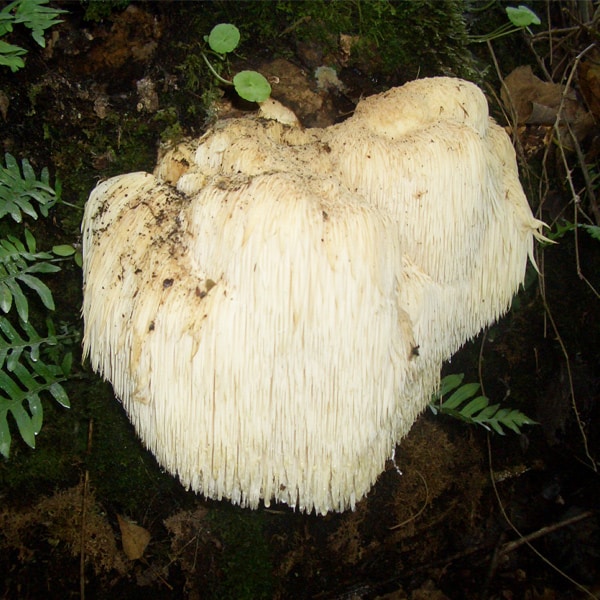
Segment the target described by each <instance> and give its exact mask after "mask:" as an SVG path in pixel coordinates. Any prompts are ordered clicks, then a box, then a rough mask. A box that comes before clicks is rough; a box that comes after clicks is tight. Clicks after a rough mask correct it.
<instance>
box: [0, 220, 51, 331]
mask: <svg viewBox="0 0 600 600" xmlns="http://www.w3.org/2000/svg"><path fill="white" fill-rule="evenodd" d="M25 242H26V244H27V245H25V244H23V242H21V241H20V240H18V239H17V238H16V237H14V236H12V235H9V236H8V237H7V238H6V239H2V240H0V309H2V311H3V312H5V313H7V312H9V311H10V309H11V307H12V305H13V302H14V305H15V307H16V309H17V314H18V315H19V318H20V319H21V320H22V321H23V322H25V323H26V322H27V321H28V319H29V303H28V301H27V297H26V295H25V292H24V290H23V287H22V286H23V285H25V286H26V287H28V288H29V289H30V290H32V291H34V292H35V293H36V294H37V295H38V296H39V298H40V300H41V301H42V303H43V304H44V306H45V307H46V308H47V309H48V310H54V299H53V298H52V292H51V291H50V288H48V286H47V285H46V284H45V283H44V282H43V281H41V279H39V278H38V277H36V276H35V275H33V273H35V274H38V273H56V272H57V271H60V267H58V266H57V265H55V264H53V263H52V262H51V261H52V260H53V258H54V257H53V255H52V254H51V253H50V252H37V253H36V252H35V247H36V244H35V238H34V237H33V234H32V233H31V232H30V231H28V230H26V231H25Z"/></svg>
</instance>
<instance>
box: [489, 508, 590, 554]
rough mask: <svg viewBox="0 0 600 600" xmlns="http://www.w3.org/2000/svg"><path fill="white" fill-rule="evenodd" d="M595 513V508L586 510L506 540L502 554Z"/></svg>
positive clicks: (501, 549) (501, 550)
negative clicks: (516, 537)
mask: <svg viewBox="0 0 600 600" xmlns="http://www.w3.org/2000/svg"><path fill="white" fill-rule="evenodd" d="M594 514H595V513H594V511H593V510H586V511H585V512H582V513H580V514H578V515H575V516H574V517H571V518H570V519H565V520H564V521H559V522H558V523H553V524H552V525H546V527H542V528H541V529H538V530H537V531H534V532H533V533H529V534H527V535H525V536H523V537H520V538H519V539H518V540H513V541H512V542H506V544H504V545H503V546H502V547H501V548H500V554H501V555H502V554H508V553H509V552H512V551H513V550H516V549H517V548H520V547H521V546H523V545H524V544H527V543H529V542H532V541H533V540H537V539H539V538H541V537H544V536H545V535H548V534H549V533H553V532H554V531H557V530H558V529H562V528H563V527H568V526H569V525H573V524H574V523H577V522H578V521H583V520H584V519H589V518H590V517H593V516H594Z"/></svg>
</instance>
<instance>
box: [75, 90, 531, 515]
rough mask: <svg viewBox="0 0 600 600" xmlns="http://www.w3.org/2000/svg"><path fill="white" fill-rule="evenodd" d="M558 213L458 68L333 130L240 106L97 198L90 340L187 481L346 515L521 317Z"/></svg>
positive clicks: (248, 502) (247, 501)
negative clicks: (451, 365) (526, 179)
mask: <svg viewBox="0 0 600 600" xmlns="http://www.w3.org/2000/svg"><path fill="white" fill-rule="evenodd" d="M541 225H542V223H541V222H540V221H537V220H536V219H534V218H533V216H532V215H531V212H530V210H529V207H528V205H527V202H526V199H525V197H524V195H523V192H522V190H521V187H520V185H519V182H518V177H517V167H516V161H515V157H514V152H513V149H512V147H511V145H510V143H509V141H508V138H507V136H506V135H505V134H504V133H503V132H502V130H501V129H500V128H499V127H498V126H497V125H496V124H494V123H493V121H492V120H491V119H490V118H489V117H488V113H487V104H486V101H485V98H484V96H483V94H482V93H481V92H480V91H479V90H478V88H476V87H475V86H474V85H472V84H470V83H467V82H464V81H461V80H457V79H449V78H435V79H424V80H420V81H416V82H413V83H410V84H407V85H406V86H404V87H402V88H398V89H394V90H390V91H389V92H386V93H385V94H382V95H379V96H374V97H372V98H368V99H367V100H365V101H363V102H361V103H360V104H359V105H358V107H357V109H356V112H355V114H354V115H353V116H352V117H351V118H350V119H348V120H347V121H346V122H344V123H342V124H340V125H336V126H332V127H329V128H326V129H313V130H302V129H301V128H299V127H296V126H287V125H284V124H282V123H278V122H275V121H267V120H264V119H251V118H246V119H233V120H230V121H224V122H221V123H218V124H217V125H216V126H215V127H214V128H213V129H212V130H211V131H210V132H208V133H207V134H206V135H205V136H203V137H202V138H201V139H200V140H199V141H197V142H195V143H194V142H189V141H188V142H186V143H185V144H183V145H182V146H180V147H179V148H177V149H175V150H173V151H171V152H169V153H167V154H166V155H165V156H164V157H163V158H162V159H161V160H160V162H159V164H158V165H157V168H156V171H155V174H154V175H150V174H146V173H133V174H129V175H123V176H120V177H115V178H113V179H110V180H108V181H105V182H103V183H101V184H99V185H98V187H97V188H96V189H95V190H94V191H93V192H92V194H91V196H90V199H89V201H88V204H87V206H86V211H85V215H84V220H83V252H84V303H83V316H84V320H85V336H84V352H85V354H86V355H89V357H90V361H91V364H92V367H93V368H94V369H95V370H97V371H98V372H100V373H101V374H102V375H103V376H104V377H105V378H106V379H108V380H110V381H111V382H112V384H113V387H114V390H115V393H116V395H117V396H118V397H119V398H120V399H121V400H122V402H123V405H124V407H125V409H126V411H127V413H128V415H129V417H130V419H131V420H132V422H133V423H134V425H135V427H136V430H137V431H138V433H139V435H140V436H141V438H142V439H143V441H144V443H145V444H146V445H147V446H148V448H149V449H150V450H151V451H152V452H153V453H154V454H155V455H156V457H157V459H158V461H159V462H160V463H161V465H163V466H164V467H165V468H166V469H167V470H168V471H170V472H171V473H173V474H176V475H177V476H178V477H179V479H180V480H181V481H182V483H183V484H184V485H185V486H186V487H189V488H192V489H193V490H195V491H198V492H201V493H203V494H204V495H206V496H208V497H210V498H217V499H221V498H228V499H230V500H231V501H232V502H234V503H236V504H240V505H242V506H250V507H256V506H257V505H258V503H259V501H260V500H261V499H262V500H264V502H265V504H266V505H269V503H270V501H271V500H275V501H277V502H285V503H287V504H289V505H291V506H293V507H298V508H299V509H300V510H304V511H311V510H313V509H314V510H315V511H316V512H317V513H326V512H327V511H330V510H337V511H343V510H345V509H347V508H353V507H354V506H355V503H356V501H357V500H359V499H360V498H361V497H363V496H364V495H365V494H366V493H367V491H368V490H369V488H370V487H371V486H372V485H373V483H374V481H375V479H376V478H377V476H378V475H379V473H380V472H381V471H382V470H383V468H384V463H385V461H386V460H387V459H388V458H389V457H390V456H391V455H392V453H393V451H394V446H395V444H396V443H397V442H398V441H399V440H400V439H401V438H402V436H404V435H405V434H406V432H407V431H408V430H409V429H410V427H411V425H412V423H413V422H414V420H415V419H416V417H417V415H418V414H419V413H420V412H421V411H422V410H423V408H424V407H425V406H426V404H427V402H428V400H429V398H430V394H431V392H432V391H433V390H434V389H435V387H436V386H437V385H438V383H439V372H440V367H441V364H442V362H443V361H444V360H446V359H447V358H449V357H450V356H451V355H452V353H453V352H455V351H456V350H457V348H458V347H459V346H460V345H461V344H462V343H464V342H465V340H467V339H468V338H469V337H471V336H473V335H474V334H476V333H477V332H478V331H479V330H480V329H481V328H482V327H483V326H485V325H486V324H488V323H490V322H492V321H493V320H495V319H496V318H497V317H498V316H499V315H501V314H502V313H503V312H505V311H506V309H507V308H508V306H509V303H510V300H511V298H512V296H513V294H514V293H515V291H516V290H517V288H518V286H519V285H520V283H521V282H522V280H523V277H524V271H525V266H526V262H527V256H528V254H529V255H530V256H531V252H532V247H533V238H534V237H536V236H539V235H540V234H539V231H540V228H541Z"/></svg>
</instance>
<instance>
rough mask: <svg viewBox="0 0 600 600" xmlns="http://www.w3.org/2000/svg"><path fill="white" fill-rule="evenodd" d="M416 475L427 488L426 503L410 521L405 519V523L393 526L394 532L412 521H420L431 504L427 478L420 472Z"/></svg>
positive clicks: (391, 528) (391, 529) (409, 518)
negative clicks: (420, 517)
mask: <svg viewBox="0 0 600 600" xmlns="http://www.w3.org/2000/svg"><path fill="white" fill-rule="evenodd" d="M415 473H416V474H417V475H418V476H419V477H420V478H421V481H422V482H423V485H424V486H425V502H423V506H421V508H420V509H419V511H418V512H417V513H416V514H414V515H411V516H410V517H408V519H405V520H404V521H402V522H401V523H398V524H397V525H392V527H390V528H389V530H390V531H393V530H394V529H400V527H404V525H407V524H408V523H410V522H411V521H414V520H416V519H418V518H419V516H420V515H421V514H422V513H423V511H424V510H425V509H426V508H427V505H428V504H429V487H428V486H427V481H425V477H423V475H421V473H420V472H419V471H415Z"/></svg>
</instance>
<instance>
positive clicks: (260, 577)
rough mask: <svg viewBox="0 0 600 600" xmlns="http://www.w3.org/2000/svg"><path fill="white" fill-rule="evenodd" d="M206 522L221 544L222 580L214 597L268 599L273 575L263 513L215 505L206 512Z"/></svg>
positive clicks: (223, 599) (224, 598)
mask: <svg viewBox="0 0 600 600" xmlns="http://www.w3.org/2000/svg"><path fill="white" fill-rule="evenodd" d="M208 520H209V521H210V523H211V526H212V528H213V531H214V532H215V533H216V534H217V535H218V536H219V537H220V539H221V540H222V542H223V554H222V558H221V561H222V564H221V571H222V577H221V579H220V582H219V587H218V590H217V591H216V592H215V594H214V597H215V598H219V599H220V600H245V599H247V600H251V599H252V600H259V599H261V598H272V597H273V580H272V577H273V574H272V565H271V556H270V551H269V545H268V543H267V540H266V539H265V534H264V530H263V528H264V515H263V513H261V512H260V511H250V510H245V509H240V508H237V507H234V506H229V505H219V507H218V508H217V509H216V510H212V511H210V513H209V515H208Z"/></svg>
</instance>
